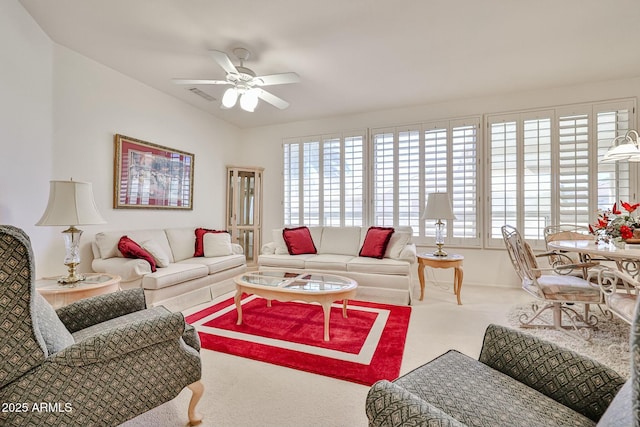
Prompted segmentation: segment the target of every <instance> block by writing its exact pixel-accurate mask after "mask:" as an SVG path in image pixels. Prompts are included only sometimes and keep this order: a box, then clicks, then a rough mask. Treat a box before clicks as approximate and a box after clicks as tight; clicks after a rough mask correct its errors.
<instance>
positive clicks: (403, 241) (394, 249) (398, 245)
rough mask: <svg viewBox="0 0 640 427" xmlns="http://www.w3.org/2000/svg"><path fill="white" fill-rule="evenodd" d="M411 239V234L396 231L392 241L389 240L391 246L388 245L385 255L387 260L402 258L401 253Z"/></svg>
mask: <svg viewBox="0 0 640 427" xmlns="http://www.w3.org/2000/svg"><path fill="white" fill-rule="evenodd" d="M410 239H411V233H409V232H406V231H398V230H396V231H395V232H394V233H393V234H392V235H391V240H389V244H388V245H387V250H386V252H385V253H384V257H385V258H396V259H397V258H400V252H402V250H403V249H404V247H405V246H407V243H409V240H410Z"/></svg>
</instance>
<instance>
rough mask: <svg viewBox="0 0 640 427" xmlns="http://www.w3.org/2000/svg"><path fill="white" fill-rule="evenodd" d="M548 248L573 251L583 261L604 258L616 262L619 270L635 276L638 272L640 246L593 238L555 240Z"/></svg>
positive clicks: (639, 269)
mask: <svg viewBox="0 0 640 427" xmlns="http://www.w3.org/2000/svg"><path fill="white" fill-rule="evenodd" d="M547 246H548V248H549V249H553V250H556V251H560V252H573V253H577V254H579V256H580V260H581V261H583V262H587V261H595V260H600V261H601V260H604V261H611V262H614V263H615V264H616V266H617V267H618V269H619V270H620V271H623V272H625V273H627V274H629V275H630V276H632V277H634V278H637V277H638V275H639V273H640V247H638V248H636V247H633V246H629V245H625V247H618V246H616V245H614V244H613V243H601V242H596V241H595V240H555V241H552V242H548V243H547Z"/></svg>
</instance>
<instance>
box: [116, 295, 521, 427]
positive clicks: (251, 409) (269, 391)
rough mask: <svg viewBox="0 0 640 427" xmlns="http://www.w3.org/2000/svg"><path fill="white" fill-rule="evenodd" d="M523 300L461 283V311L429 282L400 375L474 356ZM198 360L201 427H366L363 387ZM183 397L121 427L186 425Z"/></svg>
mask: <svg viewBox="0 0 640 427" xmlns="http://www.w3.org/2000/svg"><path fill="white" fill-rule="evenodd" d="M230 296H231V294H229V295H226V296H224V297H222V298H220V300H223V299H225V298H228V297H230ZM529 300H530V297H529V296H528V295H527V294H526V293H525V292H524V291H522V290H521V289H520V288H498V287H485V286H482V287H481V286H471V285H466V284H464V285H463V287H462V304H463V305H461V306H458V305H457V304H456V302H455V296H454V295H453V291H452V287H451V285H447V284H436V285H434V284H433V283H428V284H427V289H426V292H425V300H424V301H417V300H416V301H415V302H414V305H413V310H412V314H411V322H410V324H409V331H408V335H407V343H406V347H405V352H404V358H403V362H402V368H401V374H404V373H406V372H409V371H411V370H412V369H414V368H416V367H418V366H420V365H422V364H424V363H425V362H427V361H429V360H431V359H433V358H434V357H437V356H439V355H440V354H442V353H444V352H446V351H447V350H449V349H456V350H458V351H460V352H462V353H465V354H467V355H469V356H471V357H474V358H476V357H478V355H479V353H480V349H481V346H482V338H483V334H484V330H485V328H486V327H487V325H488V324H489V323H499V324H503V325H506V324H508V323H507V314H508V312H509V310H510V309H511V308H512V307H513V306H514V305H516V304H522V303H524V302H526V301H529ZM203 307H204V306H203ZM203 307H194V308H192V309H190V310H187V311H185V314H190V313H192V312H194V311H197V310H198V309H201V308H203ZM202 361H203V383H204V385H205V395H204V397H203V399H202V400H201V401H200V404H199V411H200V412H201V413H202V414H204V417H205V418H204V421H203V424H202V425H203V426H206V427H214V426H215V427H235V426H242V427H245V426H246V427H253V426H260V427H267V426H278V427H287V426H291V427H306V426H309V427H316V426H318V427H332V426H344V427H358V426H362V427H366V425H367V417H366V415H365V410H364V407H365V397H366V395H367V391H368V390H369V387H366V386H363V385H359V384H354V383H349V382H346V381H340V380H336V379H332V378H328V377H324V376H320V375H314V374H308V373H305V372H301V371H296V370H293V369H288V368H283V367H280V366H275V365H270V364H266V363H261V362H256V361H253V360H249V359H244V358H240V357H235V356H230V355H227V354H223V353H217V352H213V351H210V350H204V349H203V350H202ZM189 397H190V392H189V391H187V390H185V391H183V392H182V393H181V394H180V395H179V396H178V397H177V398H176V399H174V400H173V401H171V402H168V403H166V404H164V405H162V406H160V407H158V408H155V409H154V410H152V411H149V412H147V413H145V414H143V415H141V416H139V417H137V418H135V419H133V420H130V421H129V422H127V423H125V424H124V426H126V427H140V426H145V427H146V426H162V427H164V426H167V427H169V426H185V425H187V416H186V410H187V404H188V401H189Z"/></svg>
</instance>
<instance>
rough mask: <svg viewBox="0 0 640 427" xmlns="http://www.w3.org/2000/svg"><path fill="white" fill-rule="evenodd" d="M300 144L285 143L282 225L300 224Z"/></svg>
mask: <svg viewBox="0 0 640 427" xmlns="http://www.w3.org/2000/svg"><path fill="white" fill-rule="evenodd" d="M300 146H301V145H300V144H299V143H287V144H284V146H283V151H284V171H283V175H284V201H283V210H284V224H285V225H292V224H300V223H301V222H302V221H301V218H300V189H301V187H300V160H301V158H300Z"/></svg>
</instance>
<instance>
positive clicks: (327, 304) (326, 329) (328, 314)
mask: <svg viewBox="0 0 640 427" xmlns="http://www.w3.org/2000/svg"><path fill="white" fill-rule="evenodd" d="M322 311H324V340H325V341H329V318H330V317H331V301H329V302H323V303H322Z"/></svg>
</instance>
